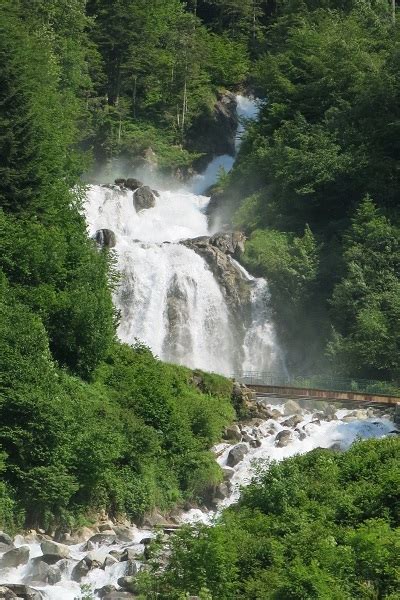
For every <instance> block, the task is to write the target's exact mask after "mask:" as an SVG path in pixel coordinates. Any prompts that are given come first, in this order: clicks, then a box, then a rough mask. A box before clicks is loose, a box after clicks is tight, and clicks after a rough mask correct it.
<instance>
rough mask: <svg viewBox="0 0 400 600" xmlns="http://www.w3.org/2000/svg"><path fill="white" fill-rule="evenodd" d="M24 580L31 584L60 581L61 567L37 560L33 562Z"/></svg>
mask: <svg viewBox="0 0 400 600" xmlns="http://www.w3.org/2000/svg"><path fill="white" fill-rule="evenodd" d="M38 558H40V557H38ZM24 581H25V583H27V584H33V585H43V584H48V585H55V584H56V583H58V582H59V581H61V569H60V568H59V567H58V566H57V565H49V564H47V563H46V562H44V561H42V560H38V561H35V562H34V564H33V568H32V570H31V571H30V573H29V575H28V576H27V577H26V578H25V579H24Z"/></svg>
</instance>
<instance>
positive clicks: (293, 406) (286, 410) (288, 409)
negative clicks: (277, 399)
mask: <svg viewBox="0 0 400 600" xmlns="http://www.w3.org/2000/svg"><path fill="white" fill-rule="evenodd" d="M301 412H302V410H301V406H300V404H299V403H298V402H296V401H295V400H287V401H286V402H285V406H284V407H283V414H284V415H285V416H289V415H294V414H299V413H301Z"/></svg>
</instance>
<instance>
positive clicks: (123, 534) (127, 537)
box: [113, 525, 136, 542]
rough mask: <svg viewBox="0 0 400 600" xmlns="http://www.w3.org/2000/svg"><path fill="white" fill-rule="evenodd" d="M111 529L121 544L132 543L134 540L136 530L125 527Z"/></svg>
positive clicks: (116, 526) (115, 526) (118, 526)
mask: <svg viewBox="0 0 400 600" xmlns="http://www.w3.org/2000/svg"><path fill="white" fill-rule="evenodd" d="M113 529H114V531H115V533H116V534H117V538H118V539H119V540H121V542H132V541H133V540H134V538H135V533H136V528H133V527H127V526H126V525H114V527H113Z"/></svg>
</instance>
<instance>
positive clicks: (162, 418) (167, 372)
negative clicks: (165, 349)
mask: <svg viewBox="0 0 400 600" xmlns="http://www.w3.org/2000/svg"><path fill="white" fill-rule="evenodd" d="M1 317H2V318H1V326H0V341H1V346H2V357H1V371H2V381H1V383H0V421H1V424H2V426H1V429H0V447H1V448H2V450H3V454H2V455H1V456H2V461H3V462H4V464H3V462H2V471H3V472H2V477H3V481H4V484H5V487H4V488H2V489H1V490H0V493H1V501H0V522H1V524H2V525H3V526H7V527H9V526H10V523H11V522H12V521H13V520H14V525H15V526H17V525H21V517H23V516H24V515H25V523H26V524H29V525H37V524H42V525H47V526H49V525H50V524H51V523H54V522H59V523H60V522H64V523H70V524H71V523H73V522H74V520H76V519H77V518H78V517H79V516H80V515H82V514H87V513H90V512H96V511H98V510H100V509H102V508H103V509H105V510H107V511H108V512H109V513H110V514H112V515H116V514H127V515H128V516H129V517H131V518H138V517H140V516H141V515H142V514H143V513H144V512H145V511H148V510H150V509H151V508H153V507H155V506H158V507H160V508H162V509H167V508H169V507H171V506H172V505H173V503H176V502H179V501H182V500H184V499H190V500H194V501H198V500H201V498H202V495H203V494H204V493H205V492H206V490H207V488H208V486H209V485H211V484H213V483H217V482H218V481H219V480H220V478H221V473H220V469H219V467H218V466H217V465H216V463H215V461H214V458H213V455H212V453H211V452H209V450H208V448H209V447H210V445H211V444H213V443H214V442H216V441H217V440H218V439H219V437H220V435H221V431H222V428H223V427H224V425H226V424H227V423H228V422H229V421H230V420H231V419H232V417H233V409H232V407H231V404H230V394H229V391H230V388H229V387H228V389H227V391H228V394H227V395H226V396H221V395H220V394H219V393H218V392H219V390H218V389H217V390H216V393H215V395H214V396H213V395H211V393H210V394H204V393H202V392H200V391H199V390H198V388H196V387H195V386H194V385H193V384H191V383H190V381H191V372H190V371H189V370H187V369H184V368H179V367H173V366H169V365H164V364H162V363H161V362H160V361H158V360H156V359H155V358H154V357H153V356H152V354H151V353H150V351H149V350H147V349H146V348H143V347H141V346H139V347H137V348H136V349H132V348H130V347H128V346H120V345H115V347H114V348H113V349H112V350H111V352H110V353H109V355H108V358H107V360H106V362H104V363H102V364H101V365H100V366H99V367H98V369H97V371H96V373H95V374H94V375H93V377H92V379H93V381H92V383H90V384H88V383H85V382H83V381H82V380H80V379H78V378H76V377H74V376H72V375H69V374H67V373H65V372H63V371H62V370H60V369H59V368H58V367H57V366H56V365H55V364H54V362H53V359H52V357H51V354H50V350H49V345H48V340H47V336H46V332H45V329H44V327H43V325H42V323H41V321H40V319H39V318H38V317H36V316H35V315H33V314H32V313H31V312H30V311H29V309H28V308H27V307H26V306H23V305H21V304H18V303H15V302H13V303H12V305H11V303H9V302H7V300H5V301H4V298H3V302H2V304H1ZM218 383H219V382H217V384H218ZM210 389H211V391H212V387H211V388H210ZM4 484H3V485H4Z"/></svg>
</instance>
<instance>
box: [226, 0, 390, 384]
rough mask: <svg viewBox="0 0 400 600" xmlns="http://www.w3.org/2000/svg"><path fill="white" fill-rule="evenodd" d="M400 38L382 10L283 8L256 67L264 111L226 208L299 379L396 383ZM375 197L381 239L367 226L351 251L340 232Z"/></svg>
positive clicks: (335, 5)
mask: <svg viewBox="0 0 400 600" xmlns="http://www.w3.org/2000/svg"><path fill="white" fill-rule="evenodd" d="M399 31H400V30H399V27H398V24H394V23H393V20H392V19H391V18H390V14H389V4H387V3H381V2H377V3H372V4H371V3H353V2H324V3H322V4H321V3H314V2H301V3H300V2H296V1H295V2H284V3H281V4H280V5H279V7H276V10H274V11H271V13H270V17H269V19H268V29H267V32H266V35H265V38H264V40H265V42H264V43H263V51H262V52H259V53H258V58H257V59H256V61H255V66H254V70H253V82H254V86H255V89H256V93H257V95H258V96H259V97H260V98H262V99H265V102H264V103H262V104H261V109H260V115H259V118H258V120H257V122H255V123H254V124H253V125H252V126H250V127H249V128H248V131H247V134H246V136H245V138H244V141H243V144H242V146H241V150H240V153H239V157H238V160H237V163H236V165H235V166H234V169H233V171H232V173H231V174H230V175H229V178H228V181H227V182H226V183H225V190H224V198H225V204H226V205H229V204H230V206H231V212H233V211H235V214H234V216H233V223H234V224H235V225H236V226H238V227H241V228H243V229H244V230H245V231H246V233H247V234H249V235H250V242H249V244H248V249H247V251H246V254H245V256H244V261H245V264H246V265H247V266H248V268H250V270H253V272H255V273H260V274H264V275H266V276H267V277H268V278H269V279H270V283H271V302H272V305H273V308H274V310H275V313H276V320H277V323H278V333H279V336H280V339H281V341H282V343H283V345H284V350H285V354H286V356H287V364H288V367H289V368H290V369H291V370H292V371H295V372H304V371H305V370H312V371H314V372H315V371H317V370H318V371H320V370H321V369H324V368H332V369H333V370H337V371H340V372H343V373H345V374H347V375H352V374H355V375H359V376H363V377H370V378H391V379H394V380H397V379H398V377H399V369H398V365H397V362H396V358H395V357H396V356H397V354H398V349H397V347H396V343H397V339H398V331H397V312H398V309H397V300H396V299H397V297H398V281H399V273H398V269H397V268H396V266H395V265H394V263H396V260H397V258H396V257H397V254H396V253H397V246H396V244H397V242H394V241H393V239H394V238H396V235H397V234H396V227H397V225H398V210H397V205H398V199H399V197H398V193H399V192H398V190H399V183H400V182H399V171H398V168H397V161H398V143H397V141H396V140H397V138H398V132H397V128H398V125H399V122H400V121H399V110H398V107H399V102H398V100H399V93H400V89H399V86H398V81H399V79H398V68H399V61H398V44H399V40H400V38H399ZM332 57H334V58H332ZM368 194H371V196H372V197H373V198H374V201H375V203H376V206H377V208H378V209H380V210H381V213H380V219H381V221H380V222H378V221H379V219H378V218H375V217H373V216H370V220H371V226H370V229H375V237H376V239H375V240H374V239H371V240H370V241H369V243H367V241H366V239H367V238H368V237H369V236H370V237H372V238H373V237H374V235H373V233H372V231H367V230H366V229H365V228H364V231H362V232H361V237H362V238H363V241H364V240H365V243H363V242H362V241H359V242H357V243H352V242H350V241H349V240H348V239H347V237H346V231H347V230H348V228H349V227H350V225H351V219H352V218H353V217H354V215H355V214H356V212H357V211H358V210H359V207H360V206H363V204H362V199H363V198H364V197H365V196H366V195H368ZM225 213H229V206H228V208H227V207H226V206H225ZM357 214H359V213H358V212H357ZM366 217H367V215H365V218H366ZM308 225H309V227H310V229H311V231H312V233H313V236H315V240H314V242H313V243H314V248H313V249H311V248H310V249H309V250H305V252H304V254H303V257H301V255H300V254H299V255H298V256H297V257H296V264H295V265H294V264H293V249H291V248H292V240H293V239H296V238H300V236H301V235H302V232H303V231H304V229H305V227H306V226H308ZM354 234H355V230H354V225H353V226H352V229H351V233H350V236H353V235H354ZM366 236H367V237H366ZM378 236H381V240H382V243H381V245H379V243H378V241H377V238H378ZM383 240H385V241H383ZM371 245H372V247H373V248H374V251H373V254H374V258H373V259H371V257H370V254H371V251H369V249H368V247H367V246H371ZM350 247H351V248H352V250H350ZM356 252H358V253H359V256H358V257H356V256H355V254H354V253H356ZM352 253H353V254H352ZM361 255H364V256H361ZM311 256H312V260H311V263H310V259H311ZM302 260H304V264H303V265H302ZM364 261H368V262H369V263H370V264H369V267H368V268H367V267H366V266H364ZM266 265H267V266H266ZM310 275H311V278H310V277H309V276H310ZM340 281H341V282H340ZM339 282H340V283H339ZM332 294H333V296H332ZM289 297H290V298H289ZM296 323H301V327H296ZM332 326H333V327H334V330H335V333H334V338H333V340H332V337H331V331H332ZM327 342H330V343H329V346H328V355H329V356H330V357H331V358H333V361H332V362H331V365H330V367H329V366H328V364H327V357H326V347H327ZM304 344H306V346H307V357H306V359H305V360H304Z"/></svg>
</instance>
